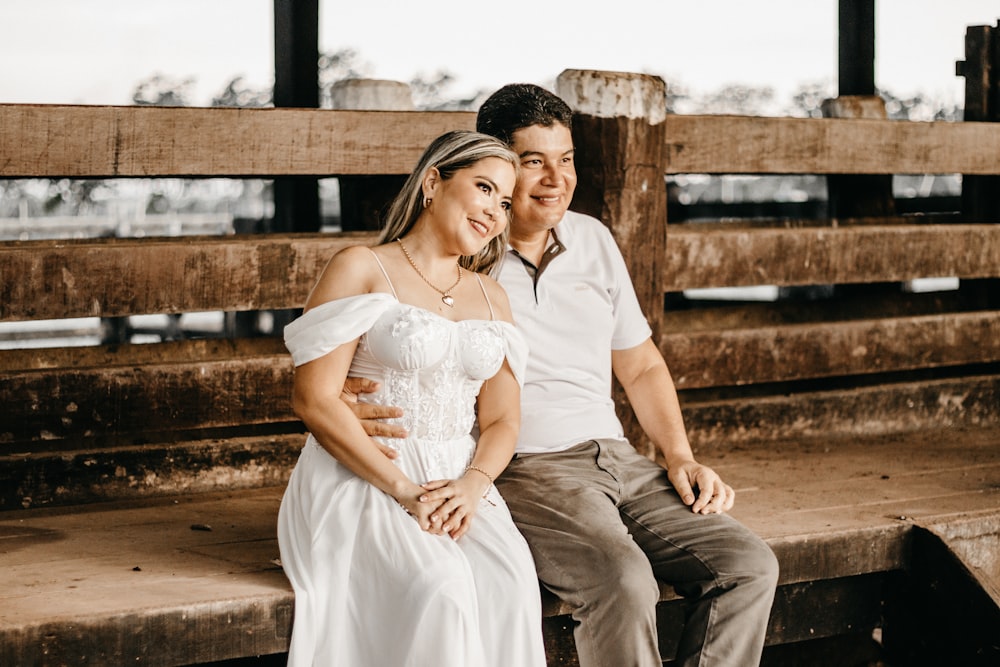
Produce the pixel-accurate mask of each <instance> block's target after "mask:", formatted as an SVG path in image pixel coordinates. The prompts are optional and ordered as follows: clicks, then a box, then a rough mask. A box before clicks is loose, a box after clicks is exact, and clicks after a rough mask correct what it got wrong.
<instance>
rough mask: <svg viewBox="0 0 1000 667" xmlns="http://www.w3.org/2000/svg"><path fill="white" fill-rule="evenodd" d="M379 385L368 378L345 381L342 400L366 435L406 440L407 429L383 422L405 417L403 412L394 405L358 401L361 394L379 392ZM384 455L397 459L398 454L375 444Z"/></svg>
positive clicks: (380, 444)
mask: <svg viewBox="0 0 1000 667" xmlns="http://www.w3.org/2000/svg"><path fill="white" fill-rule="evenodd" d="M378 387H379V384H378V382H375V381H374V380H369V379H367V378H356V377H349V378H347V379H346V380H345V381H344V390H343V391H342V392H341V394H340V400H342V401H343V402H344V403H346V404H347V406H348V407H349V408H350V409H351V412H353V413H354V416H355V417H357V418H358V421H360V422H361V427H362V428H364V429H365V433H367V434H368V435H369V436H372V437H376V436H378V437H383V438H405V437H406V429H405V428H403V427H402V426H399V425H397V424H389V423H387V422H385V421H383V420H385V419H394V418H397V417H402V416H403V410H402V409H401V408H398V407H396V406H393V405H373V404H371V403H362V402H360V401H358V396H360V395H361V394H370V393H372V392H374V391H376V390H378ZM375 444H376V445H377V446H378V448H379V449H380V450H381V451H382V453H383V454H385V455H386V456H388V457H389V458H395V457H396V455H397V453H396V451H395V450H394V449H392V448H390V447H386V446H385V445H383V444H382V443H380V442H378V441H376V443H375Z"/></svg>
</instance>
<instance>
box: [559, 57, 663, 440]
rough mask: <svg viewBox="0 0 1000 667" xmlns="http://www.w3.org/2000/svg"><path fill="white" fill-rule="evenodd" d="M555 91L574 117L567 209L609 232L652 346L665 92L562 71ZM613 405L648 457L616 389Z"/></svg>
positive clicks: (643, 82)
mask: <svg viewBox="0 0 1000 667" xmlns="http://www.w3.org/2000/svg"><path fill="white" fill-rule="evenodd" d="M556 91H557V93H558V94H559V96H560V97H562V98H563V99H564V100H565V101H566V103H567V104H569V105H570V107H571V108H572V109H573V111H574V118H573V143H574V145H575V147H576V170H577V176H578V179H579V180H578V184H577V188H576V195H575V196H574V198H573V205H572V208H573V209H574V210H576V211H579V212H581V213H587V214H589V215H593V216H594V217H596V218H599V219H600V220H602V221H603V222H604V224H606V225H607V226H608V227H609V228H610V229H611V232H612V234H613V235H614V237H615V240H616V241H617V242H618V246H619V247H620V248H621V251H622V255H624V257H625V262H626V264H627V265H628V268H629V272H630V273H631V276H632V282H633V284H634V285H635V291H636V294H637V295H638V297H639V303H640V304H641V305H642V308H643V311H644V312H645V314H646V317H647V318H648V319H649V324H650V326H651V327H652V328H653V340H654V341H657V340H659V331H660V324H661V322H662V320H663V280H662V276H663V257H664V255H665V252H666V242H667V188H666V182H665V178H664V174H665V173H666V155H665V151H666V128H665V124H664V122H663V121H664V120H665V118H666V84H665V83H664V81H663V80H662V79H661V78H659V77H656V76H650V75H646V74H631V73H621V72H596V71H586V70H566V71H564V72H562V73H561V74H560V75H559V77H558V79H557V81H556ZM615 401H616V403H617V405H618V408H619V415H620V416H621V417H622V422H623V425H624V426H625V433H626V435H627V436H628V437H629V439H630V440H631V441H632V442H633V444H635V445H636V447H637V448H638V449H639V450H640V451H642V452H643V453H644V454H646V455H651V454H652V446H651V444H650V443H649V442H648V440H647V438H646V437H645V436H644V435H643V433H642V429H641V428H640V427H639V424H638V421H636V419H635V416H634V415H633V413H632V411H631V409H630V408H629V407H628V401H627V399H626V398H625V393H624V391H623V390H622V389H621V388H620V387H617V386H616V388H615Z"/></svg>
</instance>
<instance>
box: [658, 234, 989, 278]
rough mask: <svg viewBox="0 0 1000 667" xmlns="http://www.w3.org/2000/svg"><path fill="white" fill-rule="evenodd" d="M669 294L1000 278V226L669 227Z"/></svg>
mask: <svg viewBox="0 0 1000 667" xmlns="http://www.w3.org/2000/svg"><path fill="white" fill-rule="evenodd" d="M663 265H664V267H665V270H664V291H665V292H675V291H680V290H685V289H693V288H706V287H740V286H751V285H779V286H786V285H820V284H843V283H866V282H882V281H884V282H892V281H902V280H911V279H914V278H932V277H958V278H987V277H997V276H1000V224H965V225H963V224H954V225H893V226H878V225H863V226H851V227H836V228H833V227H827V228H815V227H814V228H798V229H777V228H772V229H766V228H755V229H746V228H741V229H726V228H718V227H711V226H708V225H682V226H674V227H670V228H669V232H668V236H667V257H666V259H665V261H664V263H663Z"/></svg>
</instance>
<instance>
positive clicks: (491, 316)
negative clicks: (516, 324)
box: [476, 273, 497, 320]
mask: <svg viewBox="0 0 1000 667" xmlns="http://www.w3.org/2000/svg"><path fill="white" fill-rule="evenodd" d="M476 280H478V281H479V289H481V290H483V296H484V297H485V298H486V305H487V306H489V307H490V319H491V320H495V319H496V318H497V317H496V315H495V314H494V313H493V302H492V301H490V295H489V294H487V293H486V285H484V284H483V277H482V276H481V275H479V274H478V273H477V274H476Z"/></svg>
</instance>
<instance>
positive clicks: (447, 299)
mask: <svg viewBox="0 0 1000 667" xmlns="http://www.w3.org/2000/svg"><path fill="white" fill-rule="evenodd" d="M396 243H398V244H399V247H400V249H401V250H402V251H403V256H405V257H406V261H407V262H409V263H410V266H412V267H413V270H414V271H416V272H417V275H418V276H420V278H421V279H422V280H423V281H424V282H425V283H427V284H428V285H430V286H431V287H433V288H434V291H436V292H439V293H440V294H441V303H443V304H444V305H446V306H448V307H449V308H454V306H455V297H453V296H452V295H451V294H450V292H451V291H452V290H453V289H455V288H456V287H458V284H459V283H460V282H462V266H461V265H460V264H458V263H456V264H455V268H456V269H458V280H456V281H455V284H454V285H452V286H451V287H449V288H448V289H445V290H443V289H441V288H440V287H438V286H437V285H435V284H434V283H432V282H431V281H429V280H427V276H425V275H424V274H423V273H421V271H420V269H418V268H417V265H416V264H415V263H414V262H413V258H412V257H410V253H408V252H406V246H405V245H403V239H396Z"/></svg>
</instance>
